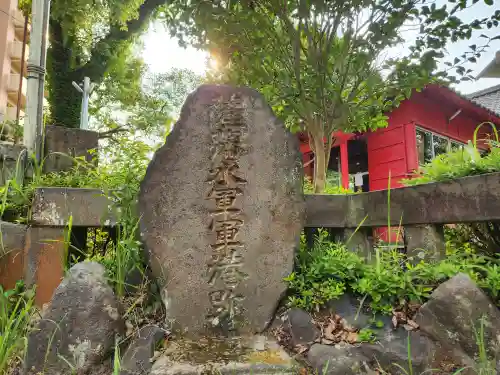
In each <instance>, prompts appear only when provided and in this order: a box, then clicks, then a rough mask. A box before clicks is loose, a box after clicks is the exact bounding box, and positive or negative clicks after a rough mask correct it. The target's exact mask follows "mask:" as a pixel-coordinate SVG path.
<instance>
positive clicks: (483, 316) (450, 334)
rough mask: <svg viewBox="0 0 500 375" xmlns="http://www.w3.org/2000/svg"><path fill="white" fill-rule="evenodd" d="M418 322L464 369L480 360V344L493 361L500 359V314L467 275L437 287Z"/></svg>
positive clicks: (418, 314) (416, 320) (460, 275)
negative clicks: (464, 366) (481, 334)
mask: <svg viewBox="0 0 500 375" xmlns="http://www.w3.org/2000/svg"><path fill="white" fill-rule="evenodd" d="M414 320H415V322H416V323H417V324H418V325H419V326H420V329H421V330H422V331H423V332H425V333H427V334H428V335H429V336H431V337H432V338H433V339H435V340H436V341H438V342H440V344H441V345H443V346H444V347H446V348H448V349H449V350H450V353H451V354H452V355H453V357H454V359H455V360H456V361H459V362H460V363H463V364H464V365H470V364H471V363H473V362H474V359H476V358H477V357H478V353H479V346H478V342H480V343H481V345H484V347H485V348H486V350H487V352H488V354H489V355H490V356H491V358H499V357H500V311H499V310H498V308H497V307H496V306H495V305H494V304H493V302H492V301H491V300H490V299H489V298H488V297H487V296H486V295H485V294H484V292H483V291H482V290H481V289H480V288H478V287H477V285H476V284H475V283H474V282H473V281H472V280H471V279H470V277H469V276H467V275H465V274H463V273H460V274H458V275H456V276H454V277H453V278H451V279H450V280H448V281H446V282H444V283H442V284H441V285H440V286H439V287H437V288H436V290H435V291H434V292H433V293H432V295H431V296H430V299H429V301H428V302H426V303H425V304H424V305H423V306H422V307H421V308H420V310H419V311H418V313H417V315H416V317H415V319H414ZM481 322H483V323H481ZM481 326H482V327H483V332H484V334H483V337H479V336H480V335H479V332H480V331H481Z"/></svg>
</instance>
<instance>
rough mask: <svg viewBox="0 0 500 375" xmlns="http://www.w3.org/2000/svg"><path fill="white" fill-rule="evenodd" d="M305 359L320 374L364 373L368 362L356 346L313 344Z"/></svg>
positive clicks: (356, 374)
mask: <svg viewBox="0 0 500 375" xmlns="http://www.w3.org/2000/svg"><path fill="white" fill-rule="evenodd" d="M307 361H308V362H309V363H310V365H311V366H312V367H313V368H314V369H315V371H316V373H317V374H321V375H358V374H365V373H366V371H365V364H367V363H368V362H369V360H368V358H366V357H365V356H364V355H363V354H362V353H361V352H360V351H359V350H357V348H356V347H353V346H350V345H344V346H340V345H339V346H330V345H322V344H314V345H313V346H311V348H310V349H309V352H308V353H307Z"/></svg>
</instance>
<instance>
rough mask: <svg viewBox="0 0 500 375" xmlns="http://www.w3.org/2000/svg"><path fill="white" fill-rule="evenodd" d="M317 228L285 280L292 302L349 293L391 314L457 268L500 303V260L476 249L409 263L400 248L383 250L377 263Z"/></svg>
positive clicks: (315, 305) (314, 305)
mask: <svg viewBox="0 0 500 375" xmlns="http://www.w3.org/2000/svg"><path fill="white" fill-rule="evenodd" d="M327 236H328V234H327V233H326V231H323V230H319V231H318V234H317V235H316V237H315V240H314V243H313V246H312V248H311V249H308V248H307V246H306V243H305V240H304V239H303V238H302V240H301V245H300V249H299V251H298V254H297V260H296V266H295V271H294V272H292V273H291V274H290V275H289V276H288V277H287V278H286V279H285V280H286V281H287V282H288V286H289V289H290V298H289V302H290V304H291V305H294V306H297V307H301V308H304V309H308V310H317V309H319V308H320V307H321V306H322V305H324V304H325V303H326V302H327V301H329V300H331V299H336V298H338V297H340V296H341V295H343V294H344V293H346V292H349V293H353V294H355V295H358V296H359V297H361V298H363V299H364V300H365V301H366V303H367V305H369V306H370V308H371V309H372V310H373V311H377V312H382V313H387V314H389V313H390V312H391V311H392V309H393V308H394V307H401V306H404V305H405V304H406V303H407V302H409V301H416V302H421V303H423V302H425V301H426V300H427V299H428V298H429V296H430V294H431V293H432V291H433V290H434V288H436V287H437V286H438V285H439V284H440V283H442V282H443V281H446V280H447V279H449V278H450V277H453V276H454V275H456V274H457V273H459V272H464V273H467V274H468V275H469V276H470V277H471V278H472V279H473V280H475V281H476V282H477V283H478V285H479V286H480V287H482V288H484V289H485V291H486V292H487V293H489V295H490V296H491V297H492V298H493V299H494V300H495V301H498V297H499V290H500V289H499V286H500V264H499V262H498V261H497V260H494V259H490V258H487V257H484V256H481V255H477V254H475V253H473V252H470V251H469V252H466V251H462V250H461V249H459V250H456V251H455V252H451V253H449V254H448V257H447V258H446V259H444V260H441V261H438V262H433V263H431V262H425V261H420V262H419V263H417V264H412V263H410V262H409V261H408V260H407V259H406V258H405V255H404V254H401V253H399V252H397V251H396V250H386V251H382V250H380V251H379V253H380V256H379V257H378V258H377V259H378V260H377V261H378V262H379V263H378V264H377V263H371V264H369V263H366V262H365V260H364V259H363V258H361V257H360V256H359V255H357V254H356V253H353V252H351V251H349V250H348V249H347V248H346V247H345V246H344V245H343V244H340V243H333V242H330V241H328V239H327Z"/></svg>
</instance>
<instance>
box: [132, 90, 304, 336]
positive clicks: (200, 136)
mask: <svg viewBox="0 0 500 375" xmlns="http://www.w3.org/2000/svg"><path fill="white" fill-rule="evenodd" d="M139 207H140V211H141V235H142V237H143V240H144V243H145V246H146V249H147V255H148V257H149V260H150V262H151V265H152V270H153V273H154V275H155V276H156V277H157V278H158V279H159V280H160V282H161V284H162V285H163V287H162V288H163V289H162V298H163V300H164V303H165V305H166V307H167V315H168V317H169V318H171V319H173V320H174V321H175V323H176V326H177V327H178V328H181V329H182V330H183V331H184V332H185V333H188V334H190V335H194V336H196V335H198V334H204V333H206V332H207V329H214V330H215V331H216V332H223V333H226V334H227V333H229V331H231V332H237V333H239V334H242V333H252V332H256V331H261V330H263V329H264V328H265V327H266V325H267V324H268V323H269V322H270V320H271V319H272V317H273V314H274V312H275V309H276V307H277V303H278V301H279V299H280V297H281V296H282V295H283V293H284V291H285V289H286V286H285V284H284V282H283V278H284V277H285V276H287V275H288V274H289V273H290V272H291V271H292V268H293V258H294V249H295V248H296V246H297V244H298V241H299V237H300V233H301V230H302V227H303V220H304V201H303V195H302V165H301V158H300V154H299V148H298V143H297V141H296V139H295V137H294V136H293V135H292V134H290V133H289V132H288V131H287V130H286V129H285V127H284V125H283V124H282V123H281V122H280V121H278V120H277V119H276V117H275V116H274V114H273V112H272V110H271V108H270V107H269V105H267V104H266V102H265V100H264V99H263V97H262V96H261V95H260V94H259V93H257V92H256V91H254V90H251V89H248V88H234V87H230V86H215V85H205V86H201V87H200V88H198V89H197V90H196V91H195V92H194V93H192V94H191V95H190V96H189V97H188V99H187V101H186V103H185V104H184V107H183V109H182V113H181V117H180V120H179V121H178V122H177V124H176V125H175V126H174V128H173V131H172V132H171V134H170V135H169V136H168V137H167V140H166V143H165V145H164V146H163V147H161V148H160V149H159V150H158V151H157V152H156V154H155V156H154V158H153V160H152V162H151V163H150V165H149V167H148V170H147V173H146V177H145V179H144V181H143V183H142V186H141V192H140V196H139Z"/></svg>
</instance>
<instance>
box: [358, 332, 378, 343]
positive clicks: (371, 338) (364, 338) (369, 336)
mask: <svg viewBox="0 0 500 375" xmlns="http://www.w3.org/2000/svg"><path fill="white" fill-rule="evenodd" d="M376 340H377V335H376V334H375V332H373V330H371V329H370V328H362V329H361V330H360V331H359V333H358V341H359V342H368V343H373V342H375V341H376Z"/></svg>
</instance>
